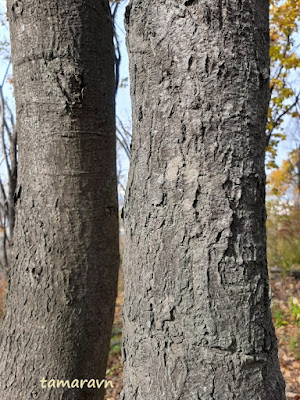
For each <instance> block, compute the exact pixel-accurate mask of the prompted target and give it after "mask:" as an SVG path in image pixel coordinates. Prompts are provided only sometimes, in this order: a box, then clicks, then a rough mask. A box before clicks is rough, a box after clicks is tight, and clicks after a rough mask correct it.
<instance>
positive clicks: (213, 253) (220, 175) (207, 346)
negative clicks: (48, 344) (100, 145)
mask: <svg viewBox="0 0 300 400" xmlns="http://www.w3.org/2000/svg"><path fill="white" fill-rule="evenodd" d="M268 5H269V3H268V1H267V0H263V1H257V0H239V1H234V0H226V1H225V0H220V1H216V2H214V1H210V0H198V1H197V0H194V1H193V0H188V1H185V2H184V1H180V2H174V1H171V0H167V1H165V2H162V1H160V0H153V1H151V2H149V1H134V0H132V1H131V5H130V7H128V8H127V12H126V17H125V18H126V21H127V30H128V47H129V52H130V79H131V96H132V106H133V142H132V156H131V169H130V173H129V182H128V189H127V200H126V204H125V209H124V219H125V229H126V250H125V255H124V264H125V265H124V274H125V299H124V302H125V304H124V311H123V313H124V336H123V337H124V339H123V340H124V352H123V353H124V354H123V358H124V392H123V399H125V400H133V399H136V400H137V399H138V400H153V399H167V400H178V399H180V400H196V399H201V400H208V399H215V400H224V399H226V400H231V399H232V400H233V399H243V400H253V399H255V400H271V399H272V400H283V399H285V394H284V381H283V378H282V375H281V372H280V369H279V363H278V358H277V345H276V338H275V333H274V329H273V325H272V320H271V313H270V309H269V303H270V302H269V295H268V292H269V289H268V272H267V264H266V234H265V218H266V213H265V172H264V152H265V149H264V147H265V136H264V135H265V124H266V115H267V107H268V91H269V80H268V78H269V57H268V48H269V30H268Z"/></svg>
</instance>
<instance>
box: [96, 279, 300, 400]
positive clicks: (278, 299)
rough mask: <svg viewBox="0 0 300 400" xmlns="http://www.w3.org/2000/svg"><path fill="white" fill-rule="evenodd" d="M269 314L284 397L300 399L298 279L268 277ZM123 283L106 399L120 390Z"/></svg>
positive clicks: (113, 398)
mask: <svg viewBox="0 0 300 400" xmlns="http://www.w3.org/2000/svg"><path fill="white" fill-rule="evenodd" d="M271 287H272V292H273V302H272V315H273V322H274V325H275V329H276V336H277V339H278V348H279V359H280V366H281V371H282V373H283V376H284V379H285V382H286V394H287V400H300V280H299V279H298V280H297V279H294V278H284V277H276V278H275V277H274V278H271ZM122 289H123V288H122V282H121V283H120V284H119V294H118V298H117V304H116V312H115V321H114V327H113V332H112V339H111V349H110V356H109V361H108V370H107V376H106V379H107V380H111V381H112V382H113V385H114V388H112V389H107V390H106V395H105V398H104V399H105V400H119V399H120V392H121V390H122V380H123V366H122V359H121V342H122V304H123V290H122Z"/></svg>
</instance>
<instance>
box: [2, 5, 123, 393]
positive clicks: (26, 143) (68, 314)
mask: <svg viewBox="0 0 300 400" xmlns="http://www.w3.org/2000/svg"><path fill="white" fill-rule="evenodd" d="M8 15H9V20H10V27H11V43H12V61H13V69H14V85H15V97H16V111H17V124H18V125H17V129H18V148H19V155H18V156H19V170H18V186H17V191H16V200H17V216H16V227H15V235H14V260H15V261H14V263H13V265H12V268H11V272H10V278H9V287H8V297H7V301H6V314H5V318H4V321H3V325H2V327H1V344H0V354H1V361H0V386H1V389H0V392H1V396H2V397H3V398H4V399H5V400H16V399H26V400H27V399H39V400H43V399H44V400H46V399H47V400H51V399H53V400H57V399H64V400H69V399H80V400H82V399H89V400H92V399H97V400H98V399H99V398H102V396H103V390H97V389H90V390H84V389H83V390H80V389H73V390H72V389H71V390H68V389H67V388H65V389H42V388H41V383H40V379H42V378H43V377H45V378H46V379H48V380H49V379H51V378H54V379H70V380H72V379H92V378H95V379H96V378H97V379H100V380H101V379H103V378H104V377H105V370H106V362H107V355H108V350H109V341H110V331H111V326H112V321H113V314H114V304H115V296H116V290H117V274H118V262H119V257H118V209H117V193H116V172H115V121H114V119H115V118H114V91H115V80H114V48H113V41H112V35H113V26H112V19H111V15H110V9H109V4H108V1H105V0H100V1H98V0H58V1H57V0H48V1H39V0H27V1H21V0H19V1H13V0H9V1H8Z"/></svg>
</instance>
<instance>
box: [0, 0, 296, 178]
mask: <svg viewBox="0 0 300 400" xmlns="http://www.w3.org/2000/svg"><path fill="white" fill-rule="evenodd" d="M5 3H6V1H5V0H0V13H1V14H5ZM127 3H128V0H124V1H123V2H122V3H120V5H119V8H118V12H117V16H116V34H117V37H118V42H119V45H120V50H121V64H120V82H121V81H122V79H125V78H128V77H129V71H128V56H127V50H126V39H125V35H126V34H125V28H124V23H123V21H124V12H125V7H126V4H127ZM298 37H299V43H300V35H298ZM4 39H6V40H9V32H8V27H7V26H3V25H0V41H2V40H4ZM2 60H3V57H1V64H0V84H1V82H2V77H3V75H4V71H5V69H6V67H7V61H5V62H4V63H3V62H2ZM7 86H9V85H6V87H7ZM6 90H10V92H9V91H7V92H6V93H7V96H8V97H10V98H12V90H11V88H10V89H8V88H7V89H6ZM116 114H117V116H118V117H119V118H120V119H121V120H122V123H123V124H124V126H125V127H126V129H128V130H131V102H130V93H129V80H128V81H127V82H125V85H123V86H122V87H119V89H118V92H117V95H116ZM285 125H286V127H287V130H288V131H291V132H292V131H293V130H295V129H296V127H295V126H294V124H293V123H292V122H291V121H290V120H289V119H287V120H286V121H285ZM298 129H299V127H298ZM292 148H293V143H292V140H286V141H282V142H281V143H280V145H279V147H278V155H277V158H276V162H277V164H278V165H280V164H281V162H282V160H284V159H285V158H286V157H287V153H288V152H289V151H291V149H292ZM118 155H119V161H118V169H119V170H120V169H121V170H122V171H121V172H123V173H124V176H123V182H125V180H126V173H127V171H128V168H129V162H128V159H127V157H126V156H125V155H124V152H122V151H120V150H119V151H118ZM0 174H2V175H3V168H2V166H0Z"/></svg>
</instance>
